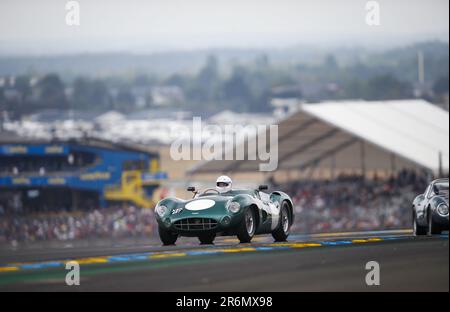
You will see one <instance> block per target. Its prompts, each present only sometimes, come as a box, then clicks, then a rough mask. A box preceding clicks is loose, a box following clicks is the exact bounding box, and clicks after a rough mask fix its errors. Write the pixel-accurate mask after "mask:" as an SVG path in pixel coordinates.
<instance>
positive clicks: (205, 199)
mask: <svg viewBox="0 0 450 312" xmlns="http://www.w3.org/2000/svg"><path fill="white" fill-rule="evenodd" d="M267 189H268V187H267V186H260V187H259V188H258V189H256V190H255V189H251V190H230V191H227V192H225V193H221V192H219V191H218V190H216V189H207V190H205V191H203V192H201V193H199V192H198V191H197V190H196V189H195V188H188V191H190V192H193V193H194V198H192V199H190V200H181V199H178V198H166V199H164V200H162V201H160V202H159V203H158V205H157V206H156V208H155V209H156V219H157V222H158V228H159V236H160V238H161V241H162V243H163V244H164V245H172V244H175V242H176V240H177V238H178V237H179V236H188V237H198V239H199V240H200V242H201V243H202V244H212V243H213V241H214V239H215V237H216V235H222V236H231V235H237V237H238V238H239V241H240V242H241V243H249V242H250V241H251V240H252V238H253V236H254V235H256V234H272V236H273V237H274V239H275V241H285V240H286V239H287V237H288V236H289V229H290V227H291V225H292V223H293V221H294V211H293V205H292V200H291V198H290V197H289V196H288V195H287V194H285V193H283V192H278V191H277V192H272V193H270V194H268V193H265V192H263V191H265V190H267Z"/></svg>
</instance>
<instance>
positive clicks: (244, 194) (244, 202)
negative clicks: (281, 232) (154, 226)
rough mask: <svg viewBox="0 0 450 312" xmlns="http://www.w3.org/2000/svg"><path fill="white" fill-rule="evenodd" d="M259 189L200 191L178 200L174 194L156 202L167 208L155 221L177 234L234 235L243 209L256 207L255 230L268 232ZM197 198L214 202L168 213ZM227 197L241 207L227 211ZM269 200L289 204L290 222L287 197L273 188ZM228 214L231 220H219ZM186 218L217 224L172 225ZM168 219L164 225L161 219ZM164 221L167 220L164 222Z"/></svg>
mask: <svg viewBox="0 0 450 312" xmlns="http://www.w3.org/2000/svg"><path fill="white" fill-rule="evenodd" d="M259 194H260V192H259V191H257V190H233V191H231V192H228V193H224V194H220V195H219V194H215V193H214V192H211V193H208V194H202V195H199V196H197V197H196V198H193V199H189V200H182V199H178V198H166V199H164V200H162V201H160V202H159V203H158V205H164V206H166V207H167V208H168V212H167V213H166V215H164V216H163V217H162V218H161V217H160V216H159V215H158V214H156V219H157V222H158V225H159V226H161V227H163V228H165V229H168V230H170V231H172V232H175V233H178V234H180V235H181V236H198V235H201V234H203V233H205V232H214V233H219V234H221V235H235V234H236V228H237V227H238V226H239V225H240V223H241V222H243V216H244V213H245V212H246V210H247V209H251V208H253V209H256V210H257V228H256V234H268V233H271V232H272V230H273V229H272V216H271V215H270V214H268V213H267V212H266V211H264V210H263V209H262V201H261V198H260V197H259ZM199 199H211V200H213V201H215V205H214V206H213V207H211V208H208V209H204V210H198V211H190V210H187V209H183V210H182V211H181V212H179V213H177V214H172V211H173V210H174V209H177V208H184V207H185V205H186V204H188V203H190V202H192V201H196V200H199ZM229 201H233V202H238V203H239V204H240V206H241V209H240V210H239V212H237V213H231V212H230V211H228V209H227V203H228V202H229ZM270 201H271V202H273V203H278V204H279V205H281V204H282V203H283V202H287V203H288V205H289V208H290V213H291V216H292V218H291V221H292V222H293V217H294V216H293V209H292V207H293V205H292V200H291V198H290V197H289V196H288V195H287V194H286V193H283V192H278V191H277V192H273V193H271V194H270ZM226 216H228V217H229V218H231V222H230V223H229V224H227V225H224V224H223V223H222V220H223V218H224V217H226ZM186 218H210V219H214V220H216V221H217V222H218V226H217V227H216V228H215V229H214V230H197V231H192V230H191V231H181V230H178V229H175V227H174V223H175V222H176V221H178V220H182V219H186ZM165 220H170V226H167V225H166V223H165V222H164V221H165ZM167 223H168V222H167Z"/></svg>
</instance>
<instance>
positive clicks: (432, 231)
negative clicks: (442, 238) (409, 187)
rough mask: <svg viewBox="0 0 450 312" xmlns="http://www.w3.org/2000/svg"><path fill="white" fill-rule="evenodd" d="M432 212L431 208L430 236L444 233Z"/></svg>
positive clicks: (429, 211)
mask: <svg viewBox="0 0 450 312" xmlns="http://www.w3.org/2000/svg"><path fill="white" fill-rule="evenodd" d="M431 214H432V212H431V209H428V236H433V235H440V234H442V229H441V227H440V226H439V225H437V224H435V223H434V222H433V216H432V215H431Z"/></svg>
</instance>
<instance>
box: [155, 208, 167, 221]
mask: <svg viewBox="0 0 450 312" xmlns="http://www.w3.org/2000/svg"><path fill="white" fill-rule="evenodd" d="M168 210H169V209H168V208H167V207H166V206H164V205H161V206H156V213H157V214H158V216H160V217H161V218H162V217H164V216H165V215H166V213H167V211H168Z"/></svg>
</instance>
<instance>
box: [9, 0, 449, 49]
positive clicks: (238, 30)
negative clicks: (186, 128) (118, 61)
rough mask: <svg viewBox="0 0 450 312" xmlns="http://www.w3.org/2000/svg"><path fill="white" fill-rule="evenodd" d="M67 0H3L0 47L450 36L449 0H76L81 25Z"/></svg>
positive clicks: (399, 40) (394, 40) (365, 41)
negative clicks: (69, 17)
mask: <svg viewBox="0 0 450 312" xmlns="http://www.w3.org/2000/svg"><path fill="white" fill-rule="evenodd" d="M66 2H67V1H66V0H0V53H2V54H16V53H20V54H52V53H80V52H99V51H129V52H151V51H160V50H176V49H198V48H211V47H245V48H252V47H284V46H291V45H296V44H299V43H307V44H317V45H339V46H343V45H345V46H349V45H353V46H357V45H364V46H374V47H375V46H377V47H380V46H390V45H395V44H403V43H410V42H414V41H419V40H424V39H441V40H445V41H448V34H449V13H448V10H449V1H448V0H379V1H378V2H379V3H380V5H381V25H380V26H375V27H374V26H372V27H370V26H368V25H366V23H365V15H366V11H365V4H366V2H367V1H366V0H79V1H78V2H79V4H80V7H81V12H80V13H81V14H80V15H81V25H80V26H72V27H70V26H67V25H66V24H65V17H66V13H67V12H66V10H65V4H66Z"/></svg>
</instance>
